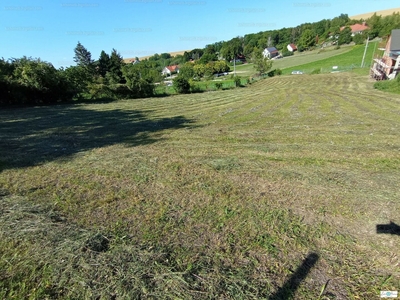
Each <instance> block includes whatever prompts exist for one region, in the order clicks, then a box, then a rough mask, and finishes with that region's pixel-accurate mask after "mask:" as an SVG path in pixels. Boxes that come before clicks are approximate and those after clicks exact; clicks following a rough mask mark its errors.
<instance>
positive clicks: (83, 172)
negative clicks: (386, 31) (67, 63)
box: [0, 73, 400, 299]
mask: <svg viewBox="0 0 400 300" xmlns="http://www.w3.org/2000/svg"><path fill="white" fill-rule="evenodd" d="M399 105H400V98H398V97H396V96H393V97H387V95H386V94H384V93H382V92H380V91H376V90H374V89H373V87H372V83H371V82H367V81H366V79H365V77H364V76H361V77H355V76H354V75H351V74H347V73H346V74H345V73H341V74H322V75H313V76H309V75H303V76H281V77H273V78H269V79H266V80H262V81H259V82H256V83H254V84H252V85H250V86H247V87H245V88H240V89H232V90H226V91H212V92H206V93H199V94H191V95H177V96H171V97H165V98H150V99H136V100H123V101H115V102H109V103H92V104H81V105H75V106H72V105H71V106H70V105H59V106H51V107H31V108H24V109H5V110H2V111H0V118H1V123H0V145H1V147H0V157H1V161H2V164H1V165H0V166H1V173H0V186H1V190H0V197H1V208H0V219H1V220H0V221H1V222H0V228H1V230H0V268H1V270H3V271H2V273H1V275H0V298H7V299H29V298H32V299H39V298H40V299H46V298H48V299H71V298H74V299H76V298H80V299H81V298H83V299H85V298H86V299H143V298H147V299H280V298H281V299H290V298H294V299H318V297H320V298H321V299H374V298H377V297H378V295H379V291H380V290H398V287H399V286H400V273H399V268H398V266H399V263H400V261H399V256H398V255H399V252H398V249H399V246H400V240H399V236H398V235H396V234H393V235H390V234H381V235H378V234H377V233H376V225H378V224H389V222H390V221H392V222H393V223H395V224H400V219H399V216H398V214H397V212H398V211H399V209H400V203H399V201H398V199H399V196H400V195H399V190H398V182H399V179H400V172H399V167H400V160H399V149H400V134H399V128H400V114H399V112H400V108H399V107H400V106H399ZM310 258H311V261H312V265H311V264H310ZM304 265H305V266H306V267H304ZM293 276H294V277H293ZM326 284H327V286H326V288H325V289H324V286H325V285H326ZM321 290H322V291H323V293H322V295H321Z"/></svg>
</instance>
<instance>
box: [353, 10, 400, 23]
mask: <svg viewBox="0 0 400 300" xmlns="http://www.w3.org/2000/svg"><path fill="white" fill-rule="evenodd" d="M397 12H400V7H398V8H391V9H385V10H379V11H376V12H369V13H364V14H359V15H355V16H350V19H354V20H360V19H364V20H366V19H368V18H370V17H372V15H373V14H374V13H376V14H377V15H378V16H379V15H381V16H382V17H384V16H389V15H391V14H393V13H397Z"/></svg>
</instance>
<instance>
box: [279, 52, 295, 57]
mask: <svg viewBox="0 0 400 300" xmlns="http://www.w3.org/2000/svg"><path fill="white" fill-rule="evenodd" d="M293 54H294V53H293V52H292V51H289V50H283V51H282V56H283V57H287V56H292V55H293Z"/></svg>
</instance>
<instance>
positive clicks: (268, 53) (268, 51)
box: [263, 47, 279, 59]
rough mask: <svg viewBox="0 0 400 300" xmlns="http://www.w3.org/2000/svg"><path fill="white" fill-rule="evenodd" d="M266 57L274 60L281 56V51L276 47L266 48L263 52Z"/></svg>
mask: <svg viewBox="0 0 400 300" xmlns="http://www.w3.org/2000/svg"><path fill="white" fill-rule="evenodd" d="M263 55H264V57H268V58H269V59H271V58H274V57H275V56H278V55H279V51H278V50H277V49H276V48H275V47H269V48H265V49H264V51H263Z"/></svg>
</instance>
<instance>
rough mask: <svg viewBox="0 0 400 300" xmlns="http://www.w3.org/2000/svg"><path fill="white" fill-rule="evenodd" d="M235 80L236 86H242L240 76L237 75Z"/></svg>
mask: <svg viewBox="0 0 400 300" xmlns="http://www.w3.org/2000/svg"><path fill="white" fill-rule="evenodd" d="M234 82H235V86H236V87H238V86H242V81H241V79H240V77H239V76H237V77H235V79H234Z"/></svg>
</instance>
